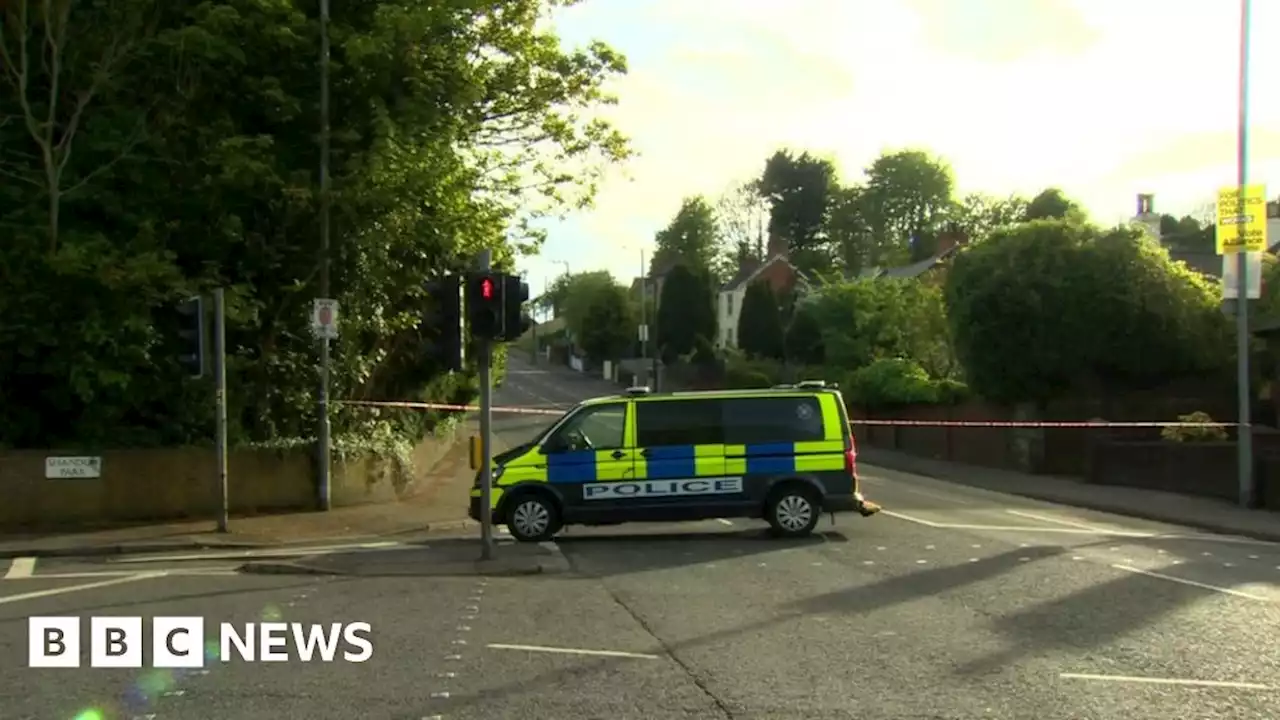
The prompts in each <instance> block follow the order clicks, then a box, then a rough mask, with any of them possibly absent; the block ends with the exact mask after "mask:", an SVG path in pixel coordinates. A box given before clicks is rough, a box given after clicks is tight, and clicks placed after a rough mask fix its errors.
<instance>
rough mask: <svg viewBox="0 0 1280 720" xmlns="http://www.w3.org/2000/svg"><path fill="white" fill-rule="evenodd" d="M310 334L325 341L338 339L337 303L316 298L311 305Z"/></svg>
mask: <svg viewBox="0 0 1280 720" xmlns="http://www.w3.org/2000/svg"><path fill="white" fill-rule="evenodd" d="M311 333H312V334H313V335H315V336H316V337H318V338H324V339H325V340H336V339H337V337H338V301H337V300H329V299H326V298H316V299H315V300H313V301H312V304H311Z"/></svg>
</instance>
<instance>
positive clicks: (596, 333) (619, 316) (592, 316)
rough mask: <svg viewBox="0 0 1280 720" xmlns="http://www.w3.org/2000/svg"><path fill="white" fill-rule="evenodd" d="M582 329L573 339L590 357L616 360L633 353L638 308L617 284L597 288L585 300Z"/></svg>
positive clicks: (598, 359) (601, 359)
mask: <svg viewBox="0 0 1280 720" xmlns="http://www.w3.org/2000/svg"><path fill="white" fill-rule="evenodd" d="M581 302H582V315H581V318H580V320H579V324H580V327H578V328H577V330H575V333H574V336H575V337H576V338H577V339H578V345H580V346H581V347H582V349H583V350H585V351H586V353H587V357H589V358H591V359H592V360H595V361H597V362H600V361H604V360H613V359H616V358H618V357H620V356H621V355H623V354H624V353H626V352H627V351H628V350H630V349H631V347H632V346H633V343H634V341H635V339H636V307H635V304H634V303H633V302H632V301H631V299H630V298H629V297H628V295H627V291H626V289H625V288H623V287H622V286H621V285H618V284H617V283H609V284H607V285H597V286H594V287H591V288H589V289H588V291H587V294H586V296H585V297H583V298H582V300H581Z"/></svg>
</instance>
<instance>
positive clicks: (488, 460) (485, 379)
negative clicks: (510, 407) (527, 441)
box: [473, 250, 493, 560]
mask: <svg viewBox="0 0 1280 720" xmlns="http://www.w3.org/2000/svg"><path fill="white" fill-rule="evenodd" d="M492 265H493V254H492V252H491V251H489V250H482V251H481V252H480V256H479V257H478V258H477V259H476V269H478V270H480V271H481V272H488V271H489V270H490V269H491V267H492ZM473 337H474V336H473ZM475 341H476V344H477V345H478V346H479V351H480V455H481V457H480V559H481V560H490V559H492V558H493V508H492V504H493V445H492V442H493V427H492V420H493V386H492V381H491V379H490V375H491V371H492V367H493V341H492V340H490V339H489V338H488V337H475Z"/></svg>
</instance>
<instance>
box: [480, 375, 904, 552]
mask: <svg viewBox="0 0 1280 720" xmlns="http://www.w3.org/2000/svg"><path fill="white" fill-rule="evenodd" d="M856 459H857V450H856V448H855V446H854V440H853V435H852V433H851V432H850V428H849V420H848V416H847V414H846V412H845V406H844V401H843V399H842V398H841V396H840V392H839V389H838V388H837V387H835V386H829V385H827V384H825V383H823V382H821V381H806V382H802V383H797V384H795V385H779V386H776V387H773V388H767V389H752V390H724V391H698V392H674V393H662V394H656V393H652V392H650V391H649V389H648V388H631V389H629V390H627V391H626V392H625V393H622V394H619V395H613V396H607V397H598V398H593V399H590V400H585V401H583V402H581V403H579V404H578V405H577V406H575V407H574V408H572V409H570V410H569V411H568V412H566V413H565V414H564V415H563V416H561V417H560V418H559V419H558V420H556V421H555V422H554V423H552V424H551V425H550V426H549V427H548V428H546V429H545V430H544V431H542V432H541V433H539V434H538V435H537V436H536V437H534V438H533V439H531V440H530V441H529V442H527V443H524V444H521V445H519V446H516V447H513V448H511V449H509V450H506V451H505V452H502V453H499V454H497V455H495V456H494V457H493V463H492V475H493V485H492V492H491V502H492V504H491V506H490V507H491V513H492V518H493V522H494V523H495V524H500V525H506V527H507V529H508V531H509V532H510V533H511V536H512V537H514V538H515V539H517V540H520V541H524V542H542V541H546V540H549V539H551V538H552V537H553V536H554V535H555V534H556V533H557V532H559V531H560V529H561V528H563V527H564V526H566V525H613V524H618V523H625V522H679V521H689V520H705V519H711V518H732V517H738V518H763V519H764V520H766V521H767V522H768V523H769V524H770V526H772V528H773V530H774V532H775V533H776V534H777V535H780V536H783V537H803V536H806V535H808V534H810V533H811V532H812V531H813V529H814V528H815V527H816V526H817V524H818V521H819V519H820V516H821V514H822V513H824V512H826V513H832V514H833V515H834V513H836V512H848V511H855V512H858V513H860V514H861V515H862V516H864V517H868V516H871V515H874V514H875V513H877V512H878V511H879V509H880V508H879V506H877V505H876V504H875V503H872V502H869V501H867V500H866V499H864V498H863V496H862V493H861V490H860V488H859V484H858V473H857V462H856ZM480 502H481V489H480V477H479V474H477V476H476V484H475V487H473V488H472V491H471V508H470V515H471V517H472V518H473V519H477V520H478V519H479V518H480Z"/></svg>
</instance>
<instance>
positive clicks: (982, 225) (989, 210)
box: [951, 193, 1028, 242]
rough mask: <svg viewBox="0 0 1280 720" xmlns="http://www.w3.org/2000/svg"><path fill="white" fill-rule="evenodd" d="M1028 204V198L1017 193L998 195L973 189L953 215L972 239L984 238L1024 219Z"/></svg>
mask: <svg viewBox="0 0 1280 720" xmlns="http://www.w3.org/2000/svg"><path fill="white" fill-rule="evenodd" d="M1027 205H1028V203H1027V201H1026V200H1025V199H1023V198H1021V197H1019V196H1017V195H1010V196H1009V197H1005V198H997V197H992V196H990V195H984V194H982V193H969V194H968V195H965V196H964V197H963V198H961V199H960V200H959V201H957V202H956V203H955V204H954V205H953V206H952V209H951V219H952V221H954V222H955V224H956V225H957V226H958V228H959V229H961V230H963V231H964V232H965V234H966V235H967V236H968V237H969V240H970V242H982V241H983V240H985V239H986V238H987V237H988V236H989V235H991V233H992V232H994V231H995V230H997V229H999V228H1003V227H1008V226H1010V225H1014V224H1017V223H1020V222H1022V221H1023V220H1024V219H1025V218H1026V214H1027Z"/></svg>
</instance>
